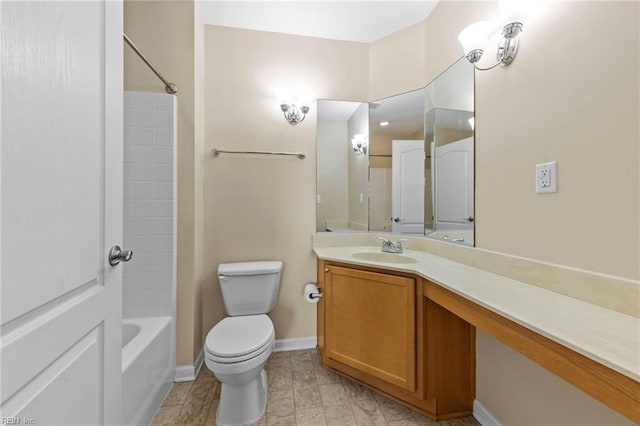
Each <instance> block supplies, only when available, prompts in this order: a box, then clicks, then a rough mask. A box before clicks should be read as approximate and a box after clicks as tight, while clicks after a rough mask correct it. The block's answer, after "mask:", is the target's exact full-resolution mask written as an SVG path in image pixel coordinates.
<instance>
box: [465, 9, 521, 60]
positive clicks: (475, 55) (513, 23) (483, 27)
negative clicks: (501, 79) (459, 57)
mask: <svg viewBox="0 0 640 426" xmlns="http://www.w3.org/2000/svg"><path fill="white" fill-rule="evenodd" d="M531 8H532V0H502V1H501V2H500V4H499V9H500V16H501V21H502V25H503V26H502V39H501V40H500V42H499V44H498V51H497V53H496V59H497V61H498V62H496V63H495V64H493V65H491V66H490V67H487V68H480V67H478V66H477V65H476V62H478V61H479V60H480V58H482V54H483V53H484V47H485V46H486V44H487V40H488V38H489V36H490V35H492V33H493V31H494V28H495V25H494V24H493V23H492V22H489V21H480V22H475V23H473V24H471V25H469V26H468V27H466V28H465V29H463V30H462V31H461V32H460V34H459V35H458V41H459V42H460V44H462V48H463V49H464V54H465V56H466V57H467V59H468V60H469V62H471V63H472V64H474V66H475V68H476V69H477V70H479V71H487V70H490V69H493V68H495V67H497V66H498V65H503V66H506V65H509V64H511V63H512V62H513V61H514V59H515V58H516V53H517V51H518V36H519V35H520V32H521V31H522V28H523V26H524V24H523V21H524V16H525V15H526V14H527V10H529V9H531Z"/></svg>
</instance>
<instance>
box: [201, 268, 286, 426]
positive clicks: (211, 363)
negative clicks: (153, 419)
mask: <svg viewBox="0 0 640 426" xmlns="http://www.w3.org/2000/svg"><path fill="white" fill-rule="evenodd" d="M282 266H283V264H282V262H280V261H272V262H241V263H230V264H221V265H220V266H219V267H218V279H219V281H220V288H221V290H222V298H223V301H224V306H225V310H226V312H227V314H229V315H230V316H229V317H227V318H224V319H223V320H222V321H220V322H219V323H218V324H216V325H215V326H214V327H213V328H212V329H211V331H209V333H208V334H207V338H206V341H205V349H204V358H205V364H206V366H207V368H208V369H209V370H211V371H212V372H213V374H214V375H215V376H216V377H217V378H218V380H220V382H221V389H220V403H219V405H218V411H217V413H216V422H217V424H218V425H234V426H237V425H249V424H252V423H255V422H257V421H258V420H260V418H261V417H262V416H263V415H264V412H265V409H266V404H267V388H268V386H267V384H268V383H267V373H266V371H265V369H264V365H265V363H266V362H267V360H268V359H269V356H270V355H271V352H273V347H274V345H275V331H274V328H273V323H272V322H271V319H270V318H269V317H268V316H267V315H266V313H267V312H270V311H271V310H272V309H273V308H274V306H275V304H276V300H277V295H278V289H279V286H280V271H281V270H282Z"/></svg>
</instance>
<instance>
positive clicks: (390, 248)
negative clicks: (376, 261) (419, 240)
mask: <svg viewBox="0 0 640 426" xmlns="http://www.w3.org/2000/svg"><path fill="white" fill-rule="evenodd" d="M378 239H379V240H382V251H383V252H385V253H402V242H403V241H409V240H407V239H406V238H400V239H399V240H398V242H397V243H393V242H392V241H391V240H387V239H386V238H382V237H378Z"/></svg>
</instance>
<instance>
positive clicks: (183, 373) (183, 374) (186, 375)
mask: <svg viewBox="0 0 640 426" xmlns="http://www.w3.org/2000/svg"><path fill="white" fill-rule="evenodd" d="M203 362H204V348H202V349H200V352H199V353H198V356H197V357H196V361H195V362H194V364H193V365H178V366H177V367H176V372H175V377H174V379H173V381H174V382H176V383H178V382H191V381H193V380H195V379H196V377H198V373H199V372H200V369H201V368H202V363H203Z"/></svg>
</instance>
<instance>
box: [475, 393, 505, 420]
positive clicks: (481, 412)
mask: <svg viewBox="0 0 640 426" xmlns="http://www.w3.org/2000/svg"><path fill="white" fill-rule="evenodd" d="M473 417H475V418H476V420H477V421H478V422H479V423H480V424H481V425H482V426H502V425H501V424H500V422H499V421H498V419H496V418H495V417H493V415H492V414H491V413H490V412H489V410H487V407H485V406H484V405H482V404H481V403H480V402H479V401H478V400H477V399H475V400H473Z"/></svg>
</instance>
